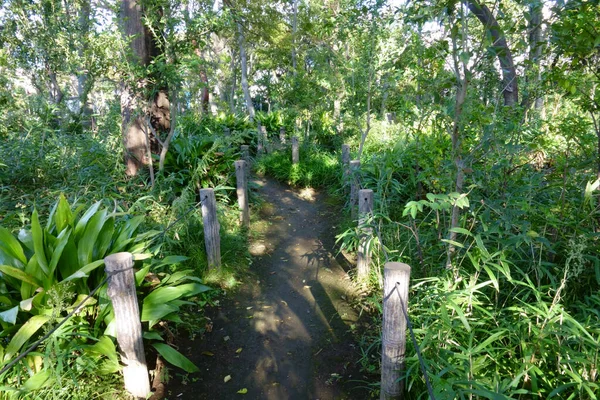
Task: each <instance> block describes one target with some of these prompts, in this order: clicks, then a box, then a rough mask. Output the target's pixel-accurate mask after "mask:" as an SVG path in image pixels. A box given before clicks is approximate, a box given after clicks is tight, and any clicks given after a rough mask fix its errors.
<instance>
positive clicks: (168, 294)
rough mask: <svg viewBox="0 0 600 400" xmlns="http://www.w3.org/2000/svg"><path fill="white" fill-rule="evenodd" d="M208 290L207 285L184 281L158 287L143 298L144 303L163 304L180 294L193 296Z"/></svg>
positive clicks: (178, 296) (180, 295)
mask: <svg viewBox="0 0 600 400" xmlns="http://www.w3.org/2000/svg"><path fill="white" fill-rule="evenodd" d="M208 290H210V288H209V287H208V286H205V285H202V284H199V283H186V284H183V285H179V286H165V287H159V288H157V289H155V290H153V291H152V292H150V294H149V295H148V296H146V298H145V299H144V304H164V303H168V302H169V301H171V300H175V299H178V298H180V297H182V296H186V297H187V296H193V295H195V294H198V293H202V292H206V291H208Z"/></svg>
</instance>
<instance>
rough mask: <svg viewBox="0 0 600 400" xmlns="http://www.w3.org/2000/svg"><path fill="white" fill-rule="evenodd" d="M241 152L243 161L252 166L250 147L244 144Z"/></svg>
mask: <svg viewBox="0 0 600 400" xmlns="http://www.w3.org/2000/svg"><path fill="white" fill-rule="evenodd" d="M240 151H241V153H242V160H244V161H246V163H247V164H248V165H250V146H248V145H247V144H243V145H241V146H240Z"/></svg>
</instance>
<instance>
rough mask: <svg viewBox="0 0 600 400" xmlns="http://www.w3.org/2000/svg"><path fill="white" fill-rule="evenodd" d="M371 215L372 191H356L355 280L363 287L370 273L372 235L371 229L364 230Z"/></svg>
mask: <svg viewBox="0 0 600 400" xmlns="http://www.w3.org/2000/svg"><path fill="white" fill-rule="evenodd" d="M372 215H373V191H372V190H371V189H361V190H359V191H358V229H359V230H360V231H359V242H358V263H357V280H358V282H359V283H360V284H361V285H364V284H366V283H367V281H368V280H369V274H370V272H371V250H370V248H369V247H370V246H369V243H370V241H371V236H372V234H373V228H370V227H369V228H366V227H364V224H365V223H367V221H368V219H369V217H370V216H372Z"/></svg>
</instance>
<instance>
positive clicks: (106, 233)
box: [92, 218, 115, 260]
mask: <svg viewBox="0 0 600 400" xmlns="http://www.w3.org/2000/svg"><path fill="white" fill-rule="evenodd" d="M114 230H115V219H114V218H107V219H106V221H105V222H104V226H103V227H102V229H101V230H100V233H99V234H98V239H97V240H96V243H95V245H94V251H93V252H92V260H98V259H100V258H104V256H105V255H106V252H107V250H108V246H110V243H111V240H112V236H113V232H114Z"/></svg>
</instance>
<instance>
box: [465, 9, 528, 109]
mask: <svg viewBox="0 0 600 400" xmlns="http://www.w3.org/2000/svg"><path fill="white" fill-rule="evenodd" d="M467 5H468V6H469V10H471V12H472V13H473V14H474V15H475V16H476V17H477V19H478V20H479V21H480V22H481V23H482V24H483V27H484V28H485V30H486V31H487V32H489V34H490V36H491V37H492V40H493V43H492V48H493V49H494V52H495V53H496V55H497V57H498V61H500V67H501V68H502V94H503V95H504V105H505V106H514V105H516V104H518V101H519V88H518V82H517V71H516V69H515V64H514V62H513V58H512V53H511V52H510V49H509V48H508V43H507V42H506V37H505V36H504V32H503V31H502V29H501V28H500V25H498V21H496V18H494V15H493V14H492V12H491V11H490V9H489V8H488V7H487V6H486V5H485V4H479V2H478V0H467Z"/></svg>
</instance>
